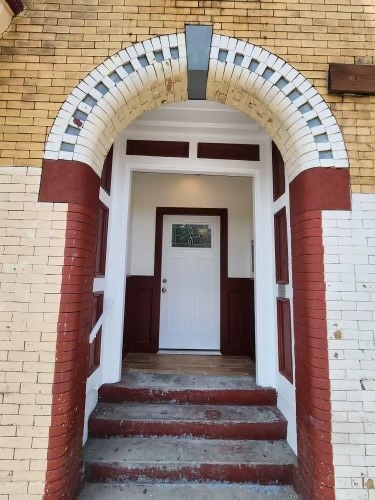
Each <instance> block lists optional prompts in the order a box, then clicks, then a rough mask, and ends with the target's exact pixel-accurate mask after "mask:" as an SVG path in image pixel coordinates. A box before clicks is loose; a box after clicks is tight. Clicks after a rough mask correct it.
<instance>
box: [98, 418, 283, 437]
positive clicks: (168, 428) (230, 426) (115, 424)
mask: <svg viewBox="0 0 375 500" xmlns="http://www.w3.org/2000/svg"><path fill="white" fill-rule="evenodd" d="M286 431H287V423H286V422H274V423H264V422H262V423H236V424H234V423H232V422H231V423H217V422H153V421H147V422H134V421H131V420H129V421H126V420H120V421H119V420H108V419H106V420H100V419H95V418H93V419H91V420H90V422H89V432H90V435H91V436H92V437H99V438H109V437H120V436H121V437H130V436H137V435H141V436H144V437H146V436H176V437H178V436H181V437H183V436H194V437H202V438H207V439H262V440H278V439H285V437H286Z"/></svg>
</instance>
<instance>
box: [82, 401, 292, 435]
mask: <svg viewBox="0 0 375 500" xmlns="http://www.w3.org/2000/svg"><path fill="white" fill-rule="evenodd" d="M286 429H287V422H286V420H285V418H284V417H283V416H282V414H281V413H280V411H279V410H278V409H277V408H276V407H273V406H234V405H176V404H172V403H170V404H167V403H128V404H126V405H124V404H118V403H99V404H98V406H97V407H96V409H95V411H94V412H93V413H92V415H91V418H90V422H89V431H90V436H92V437H111V436H135V435H142V436H189V435H190V436H196V437H207V438H216V439H271V440H275V439H284V438H285V437H286Z"/></svg>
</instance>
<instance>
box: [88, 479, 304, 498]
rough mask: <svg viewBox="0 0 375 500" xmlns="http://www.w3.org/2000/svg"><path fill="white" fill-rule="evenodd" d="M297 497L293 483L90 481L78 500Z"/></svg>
mask: <svg viewBox="0 0 375 500" xmlns="http://www.w3.org/2000/svg"><path fill="white" fill-rule="evenodd" d="M106 499H113V500H119V499H129V500H148V499H149V500H275V499H277V500H296V499H298V496H297V495H296V493H295V491H294V489H293V488H292V487H291V486H259V485H237V484H194V483H193V484H177V485H176V484H155V485H150V484H143V485H142V484H137V485H133V484H98V483H92V484H89V483H87V484H86V485H85V488H84V490H83V491H82V494H81V495H80V497H79V500H106Z"/></svg>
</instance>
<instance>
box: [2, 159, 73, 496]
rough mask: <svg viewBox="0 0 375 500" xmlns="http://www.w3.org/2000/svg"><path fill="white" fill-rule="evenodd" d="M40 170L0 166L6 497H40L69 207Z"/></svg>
mask: <svg viewBox="0 0 375 500" xmlns="http://www.w3.org/2000/svg"><path fill="white" fill-rule="evenodd" d="M40 174H41V169H39V168H26V167H10V168H7V167H4V168H0V478H1V480H0V498H1V499H3V498H4V499H6V498H33V499H34V498H35V499H36V498H42V494H43V491H44V481H45V473H46V464H47V445H48V432H49V426H50V414H51V402H52V382H53V373H54V369H55V363H54V359H55V356H54V353H55V349H56V322H57V316H58V311H59V305H60V287H61V272H62V265H63V259H64V257H63V255H64V246H65V227H66V209H67V205H66V204H52V203H38V192H39V185H40Z"/></svg>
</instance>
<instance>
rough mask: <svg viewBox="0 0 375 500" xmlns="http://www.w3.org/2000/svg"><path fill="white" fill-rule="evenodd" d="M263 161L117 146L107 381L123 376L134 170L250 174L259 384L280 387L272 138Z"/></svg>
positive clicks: (104, 356) (263, 144)
mask: <svg viewBox="0 0 375 500" xmlns="http://www.w3.org/2000/svg"><path fill="white" fill-rule="evenodd" d="M259 146H260V158H261V161H259V162H245V161H238V160H208V159H197V158H196V157H191V158H178V159H177V158H158V157H143V156H127V155H126V140H125V137H120V139H119V140H118V141H116V143H115V144H114V152H113V166H112V171H113V173H112V188H111V189H112V192H111V216H110V222H109V234H108V254H107V266H108V268H107V275H106V283H105V290H104V293H105V297H106V300H107V301H108V303H111V311H109V313H108V315H107V317H106V319H105V323H104V324H103V337H102V353H101V366H102V370H101V372H102V380H101V383H102V384H103V383H114V382H117V381H118V380H120V378H121V366H122V343H123V323H124V307H125V286H126V269H127V266H126V263H127V255H128V224H129V206H130V194H131V177H132V172H136V171H137V172H155V173H156V172H157V173H179V174H202V175H227V176H245V177H252V179H253V200H254V201H253V203H254V207H253V209H254V213H255V214H256V217H254V240H255V259H254V261H255V262H254V265H255V332H256V333H255V335H256V381H257V383H258V384H259V385H260V386H266V387H267V386H268V387H276V374H277V373H278V361H277V337H276V313H275V296H274V294H273V293H270V292H271V291H272V290H274V286H275V285H274V275H275V274H274V250H273V248H274V235H273V212H272V160H271V158H272V156H271V154H272V153H271V140H262V141H259Z"/></svg>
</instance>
